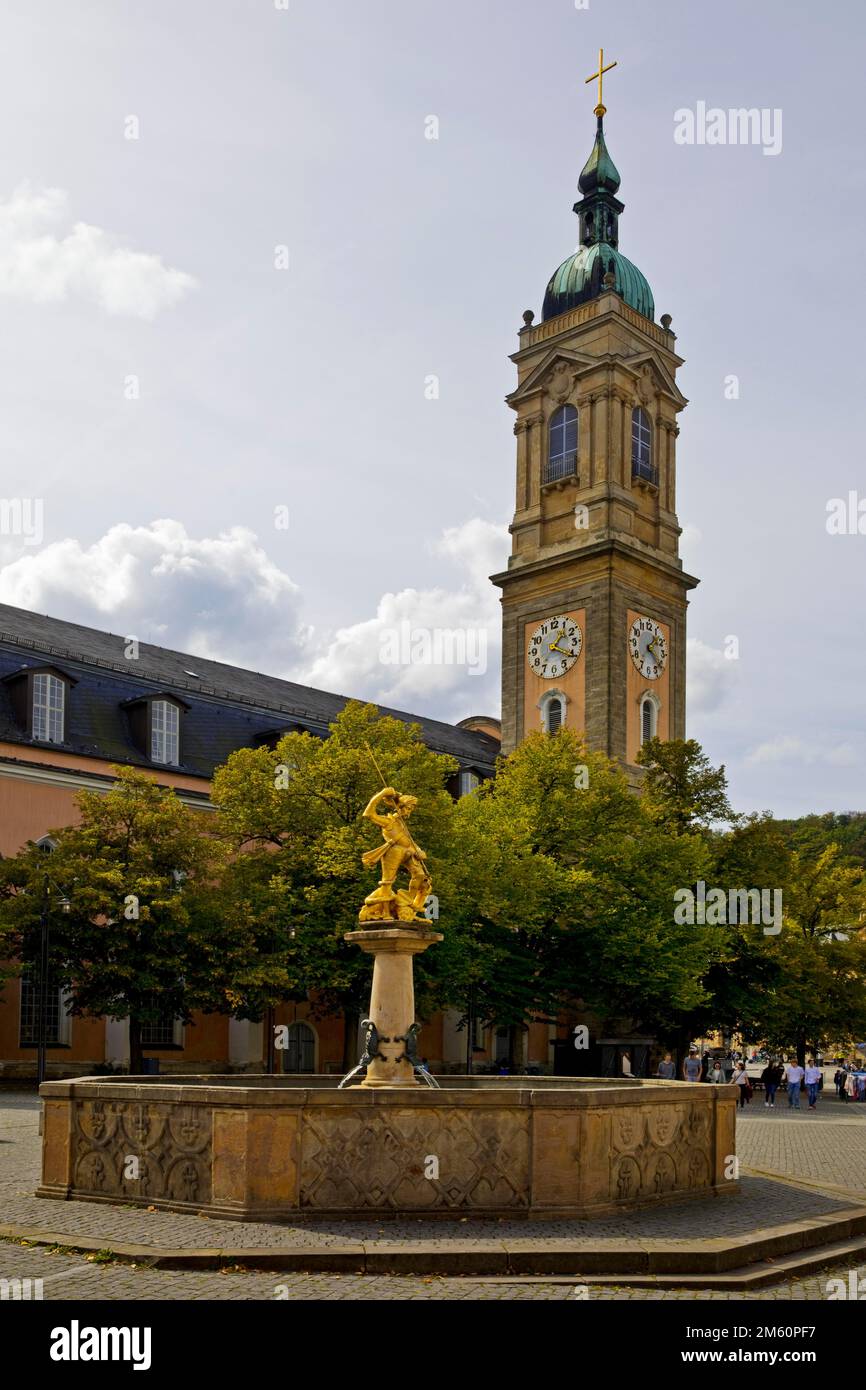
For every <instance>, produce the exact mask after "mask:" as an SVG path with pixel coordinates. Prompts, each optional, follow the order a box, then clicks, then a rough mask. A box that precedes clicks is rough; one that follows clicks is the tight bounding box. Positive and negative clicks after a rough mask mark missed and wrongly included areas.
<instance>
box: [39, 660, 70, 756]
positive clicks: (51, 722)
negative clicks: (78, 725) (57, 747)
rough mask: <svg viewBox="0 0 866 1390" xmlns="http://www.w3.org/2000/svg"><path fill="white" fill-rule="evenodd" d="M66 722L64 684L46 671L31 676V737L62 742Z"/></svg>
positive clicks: (47, 741) (41, 741)
mask: <svg viewBox="0 0 866 1390" xmlns="http://www.w3.org/2000/svg"><path fill="white" fill-rule="evenodd" d="M65 723H66V684H65V682H64V681H62V680H60V678H59V677H58V676H52V675H50V674H49V673H48V672H47V671H43V672H40V674H39V675H36V676H34V677H33V737H34V738H35V739H38V740H39V741H40V743H62V742H63V735H64V731H65Z"/></svg>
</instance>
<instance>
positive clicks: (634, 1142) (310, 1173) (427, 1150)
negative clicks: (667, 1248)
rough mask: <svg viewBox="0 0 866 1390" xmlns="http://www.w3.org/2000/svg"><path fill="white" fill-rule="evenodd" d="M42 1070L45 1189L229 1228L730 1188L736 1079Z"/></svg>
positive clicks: (487, 1212) (600, 1209)
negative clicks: (400, 1079) (62, 1073)
mask: <svg viewBox="0 0 866 1390" xmlns="http://www.w3.org/2000/svg"><path fill="white" fill-rule="evenodd" d="M438 1080H439V1082H440V1085H441V1089H438V1090H436V1089H428V1088H427V1087H424V1086H401V1087H395V1088H390V1089H388V1088H383V1089H367V1088H365V1087H364V1086H357V1087H352V1088H349V1089H346V1090H342V1091H341V1090H338V1089H337V1086H338V1078H337V1077H334V1076H307V1077H304V1078H303V1080H301V1078H299V1077H297V1076H284V1077H283V1076H280V1077H274V1076H246V1075H245V1076H243V1077H240V1076H176V1077H168V1076H153V1077H149V1076H130V1077H115V1078H112V1079H105V1078H104V1077H85V1078H82V1079H78V1080H74V1081H48V1082H45V1083H44V1084H43V1085H42V1086H41V1087H40V1095H41V1096H42V1099H43V1103H44V1123H43V1140H42V1144H43V1151H42V1183H41V1186H40V1187H39V1189H38V1195H39V1196H41V1197H55V1198H68V1197H77V1198H84V1199H86V1200H89V1201H94V1202H113V1203H121V1202H122V1203H134V1204H139V1205H141V1206H148V1207H157V1208H160V1209H163V1210H167V1211H181V1212H204V1213H206V1214H207V1215H209V1216H219V1217H233V1218H235V1219H236V1220H239V1221H279V1220H291V1221H297V1220H298V1219H299V1218H317V1217H330V1218H333V1217H345V1218H352V1219H355V1220H357V1219H358V1218H364V1217H369V1218H375V1219H377V1220H380V1221H381V1220H382V1218H383V1217H388V1216H391V1217H405V1216H418V1217H422V1216H424V1217H444V1218H447V1217H452V1218H453V1217H462V1216H488V1217H499V1216H501V1217H509V1218H511V1219H515V1218H520V1217H526V1218H531V1219H538V1218H564V1217H574V1218H582V1217H587V1216H594V1215H602V1214H605V1213H609V1212H612V1211H615V1210H620V1209H622V1208H630V1207H642V1206H645V1205H648V1204H652V1203H656V1202H666V1201H672V1200H678V1199H684V1198H688V1197H699V1196H707V1195H709V1194H722V1193H725V1194H727V1193H730V1192H733V1191H735V1190H736V1188H737V1183H736V1180H734V1179H731V1178H728V1177H726V1175H725V1174H726V1171H727V1172H730V1171H731V1170H732V1168H734V1167H735V1165H732V1164H731V1162H730V1160H731V1158H732V1156H733V1154H734V1151H735V1150H734V1137H735V1136H734V1127H735V1114H736V1087H735V1086H733V1085H730V1086H726V1085H721V1086H719V1085H713V1086H708V1085H706V1084H700V1083H695V1084H691V1083H688V1082H676V1081H639V1080H627V1079H625V1078H623V1079H619V1078H616V1079H612V1078H602V1079H597V1080H593V1079H583V1078H576V1077H542V1076H539V1077H529V1076H515V1077H501V1076H443V1077H439V1078H438Z"/></svg>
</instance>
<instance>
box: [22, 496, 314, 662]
mask: <svg viewBox="0 0 866 1390" xmlns="http://www.w3.org/2000/svg"><path fill="white" fill-rule="evenodd" d="M299 597H300V591H299V589H298V586H297V585H296V584H294V583H293V582H292V580H291V579H290V578H289V577H288V575H286V574H284V573H283V572H282V570H280V569H279V568H278V567H277V566H276V565H275V564H274V563H273V561H271V560H270V559H269V558H268V556H267V555H266V554H265V551H264V550H263V549H262V547H261V545H260V544H259V543H258V541H257V539H256V536H255V535H254V534H253V532H252V531H249V530H246V529H245V528H243V527H239V526H238V527H233V528H231V529H230V530H228V531H225V532H222V533H221V534H220V535H219V536H217V537H206V538H204V539H202V540H196V539H194V538H193V537H191V536H189V535H188V534H187V531H186V529H185V527H184V526H183V524H182V523H181V522H179V521H169V520H163V521H153V522H151V523H150V525H148V526H129V525H127V524H126V523H121V524H119V525H117V526H112V527H111V529H110V530H109V531H107V532H106V534H105V535H104V536H102V537H100V539H99V540H97V541H96V542H95V543H94V544H93V545H90V546H82V545H81V544H80V542H79V541H77V540H74V539H68V540H62V541H57V542H55V543H53V544H51V545H46V546H44V547H43V548H42V549H41V550H39V551H37V552H35V553H28V554H23V555H21V556H19V558H18V559H15V560H13V561H12V562H11V563H10V564H8V565H6V566H5V568H4V569H3V570H2V571H0V602H3V603H9V604H12V605H14V606H16V607H18V608H29V609H32V610H34V611H35V612H38V613H48V614H51V615H52V616H53V617H63V618H66V619H67V620H68V621H73V622H80V623H84V624H85V625H87V626H89V627H96V628H101V629H109V630H112V631H115V632H116V631H118V630H119V631H120V632H121V633H122V635H129V636H134V637H138V638H139V640H141V641H150V642H157V643H160V644H162V645H164V646H170V647H173V648H175V649H178V650H180V651H188V652H190V653H194V654H195V655H198V656H205V657H211V658H213V659H214V660H219V661H227V662H233V663H236V664H237V665H242V666H247V667H251V668H252V669H254V670H260V671H267V670H270V671H279V670H286V669H287V668H289V667H290V666H293V665H294V664H295V663H296V662H298V661H299V660H300V659H302V657H303V655H304V653H305V648H306V642H307V639H308V635H309V634H308V631H307V630H306V629H305V628H304V627H303V625H302V624H301V623H300V621H299V617H298V607H299Z"/></svg>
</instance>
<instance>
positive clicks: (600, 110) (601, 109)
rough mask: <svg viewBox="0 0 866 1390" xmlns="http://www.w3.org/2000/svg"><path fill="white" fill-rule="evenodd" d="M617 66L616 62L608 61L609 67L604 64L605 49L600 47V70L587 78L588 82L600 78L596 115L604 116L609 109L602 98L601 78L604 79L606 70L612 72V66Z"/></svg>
mask: <svg viewBox="0 0 866 1390" xmlns="http://www.w3.org/2000/svg"><path fill="white" fill-rule="evenodd" d="M615 67H616V62H613V63H608V65H607V67H605V65H604V49H603V48H600V49H599V50H598V72H594V73H593V74H592V76H591V77H588V78H587V79H586V82H594V81H595V79H596V78H598V106H596V108H595V113H594V114H595V115H596V116H603V115H604V113H605V111H606V110H607V107H606V106H605V105H604V103H603V101H602V98H601V80H602V78H603V77H604V74H605V73H606V72H610V70H611V68H615ZM586 82H584V84H583V85H584V86H586Z"/></svg>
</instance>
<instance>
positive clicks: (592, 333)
mask: <svg viewBox="0 0 866 1390" xmlns="http://www.w3.org/2000/svg"><path fill="white" fill-rule="evenodd" d="M611 66H615V65H613V64H610V65H608V66H605V65H604V62H603V60H600V61H599V71H598V72H596V73H595V74H594V75H593V77H592V79H591V80H592V81H596V80H598V82H599V84H600V83H601V76H600V74H601V73H602V72H607V71H609V68H610V67H611ZM605 114H606V112H605V107H604V106H603V105H602V101H601V92H600V91H599V98H598V104H597V106H596V108H595V117H596V131H595V141H594V143H593V146H592V149H591V151H590V155H589V158H588V160H587V161H586V164H585V165H584V167H583V170H582V172H581V174H580V178H579V179H578V187H579V192H580V196H579V198H578V201H577V202H576V203H575V205H574V211H575V213H576V215H577V218H578V232H579V240H578V247H577V250H576V251H575V252H573V253H572V254H571V255H569V256H568V258H567V259H566V260H565V261H563V263H562V265H560V266H559V267H558V268H557V269H556V270H555V271H554V273H553V275H552V276H551V278H550V280H549V282H548V285H547V289H546V292H545V295H544V301H543V305H542V310H541V318H540V320H539V321H538V322H535V314H534V312H533V311H531V310H528V309H527V311H526V312H525V313H524V315H523V327H522V328H521V329H520V332H519V340H518V347H517V351H516V352H515V353H514V354H513V355H512V359H511V360H512V361H513V362H514V364H515V366H516V368H517V386H516V388H515V390H514V391H512V392H511V394H510V395H509V396H508V397H507V401H508V404H509V406H510V407H511V408H512V410H513V411H514V413H515V422H514V433H515V436H516V442H517V448H516V455H517V457H516V504H515V510H514V518H513V521H512V524H511V539H512V549H511V555H510V557H509V561H508V568H507V569H506V570H505V571H504V572H503V573H501V574H496V575H493V582H494V584H496V585H498V586H499V588H500V590H501V600H502V652H503V656H502V736H503V749H504V751H505V752H508V751H510V750H511V749H512V748H514V747H515V745H516V744H517V743H519V742H520V740H521V739H523V738H525V737H526V736H527V735H528V734H530V733H532V732H533V731H534V730H542V731H546V732H548V733H556V731H557V730H558V729H560V728H562V727H565V728H569V729H573V730H574V731H575V732H577V733H579V734H583V735H585V737H586V739H587V742H588V743H589V745H590V747H593V748H598V749H601V750H602V751H603V752H605V753H607V754H608V756H610V757H613V758H616V759H618V760H619V761H620V762H621V763H622V764H623V766H624V767H625V769H626V771H627V772H628V774H629V776H630V777H631V776H632V775H635V776H636V775H637V774H636V772H634V769H635V760H636V758H637V755H638V752H639V750H640V747H641V745H642V743H644V742H645V741H646V740H647V739H648V738H652V737H659V738H662V739H668V738H683V737H684V736H685V674H686V673H685V651H686V610H687V608H688V594H689V591H690V590H691V589H693V588H694V587H695V586H696V584H697V583H698V581H697V579H696V578H694V577H693V576H692V575H690V574H687V573H686V572H685V571H684V569H683V565H682V561H681V559H680V557H679V537H680V525H679V521H678V518H677V514H676V442H677V436H678V434H679V427H678V424H677V417H678V415H679V412H680V411H681V410H682V409H683V408H684V407H685V405H686V404H687V402H686V398H685V397H684V396H683V394H682V392H681V391H680V389H679V387H678V385H677V382H676V375H677V370H678V368H679V367H681V366H682V362H683V359H682V358H681V357H680V356H679V354H678V352H677V340H676V335H675V334H674V332H673V330H672V327H671V322H672V320H671V317H670V315H669V314H662V315H661V318H660V319H659V321H658V322H657V321H656V312H655V304H654V301H653V295H652V291H651V289H650V286H649V283H648V282H647V280H646V278H645V277H644V275H643V274H642V273H641V271H640V270H639V269H638V268H637V266H636V265H635V264H634V263H633V262H632V261H629V260H627V259H626V257H625V256H624V255H623V254H622V252H621V251H620V249H619V220H620V216H621V215H622V213H623V211H624V205H623V203H622V202H620V200H619V198H618V197H617V193H618V191H619V186H620V176H619V173H618V171H617V169H616V166H615V165H614V163H613V160H612V159H611V156H610V153H609V151H608V148H607V144H606V140H605V132H604V120H603V118H604V116H605Z"/></svg>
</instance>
